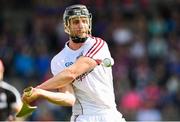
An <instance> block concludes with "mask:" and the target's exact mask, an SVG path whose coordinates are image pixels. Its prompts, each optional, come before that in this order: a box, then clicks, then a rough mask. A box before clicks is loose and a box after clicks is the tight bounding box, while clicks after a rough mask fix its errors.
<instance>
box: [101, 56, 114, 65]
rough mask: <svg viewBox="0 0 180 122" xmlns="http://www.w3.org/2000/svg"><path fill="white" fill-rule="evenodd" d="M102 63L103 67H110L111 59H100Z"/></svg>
mask: <svg viewBox="0 0 180 122" xmlns="http://www.w3.org/2000/svg"><path fill="white" fill-rule="evenodd" d="M102 63H103V65H104V66H105V67H111V66H112V65H111V60H110V59H109V58H105V59H104V60H103V61H102Z"/></svg>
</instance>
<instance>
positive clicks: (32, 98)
mask: <svg viewBox="0 0 180 122" xmlns="http://www.w3.org/2000/svg"><path fill="white" fill-rule="evenodd" d="M38 93H39V92H38V89H37V88H32V90H31V93H30V94H29V95H27V93H26V92H24V93H23V95H22V101H23V102H26V103H27V104H30V103H32V102H33V101H35V100H36V99H38V98H39V94H38Z"/></svg>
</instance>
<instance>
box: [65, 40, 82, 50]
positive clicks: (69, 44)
mask: <svg viewBox="0 0 180 122" xmlns="http://www.w3.org/2000/svg"><path fill="white" fill-rule="evenodd" d="M82 45H83V43H74V42H73V41H72V40H70V41H69V43H68V47H69V48H71V49H72V50H78V49H79V48H80V47H81V46H82Z"/></svg>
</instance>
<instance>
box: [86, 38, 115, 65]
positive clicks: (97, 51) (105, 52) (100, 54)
mask: <svg viewBox="0 0 180 122" xmlns="http://www.w3.org/2000/svg"><path fill="white" fill-rule="evenodd" d="M89 45H90V46H88V47H87V48H86V49H85V51H84V54H83V55H84V56H87V57H90V58H92V59H94V60H95V61H96V62H97V63H98V64H99V63H100V62H101V61H103V60H104V59H110V61H111V64H112V65H113V64H114V59H113V58H112V57H111V54H110V51H109V48H108V45H107V43H106V42H105V41H104V40H102V39H101V38H94V43H90V44H89Z"/></svg>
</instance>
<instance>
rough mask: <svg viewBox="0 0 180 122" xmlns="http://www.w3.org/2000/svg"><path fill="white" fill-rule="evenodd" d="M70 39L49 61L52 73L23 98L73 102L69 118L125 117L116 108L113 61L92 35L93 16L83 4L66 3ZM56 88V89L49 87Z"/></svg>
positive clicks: (112, 121)
mask: <svg viewBox="0 0 180 122" xmlns="http://www.w3.org/2000/svg"><path fill="white" fill-rule="evenodd" d="M63 20H64V27H65V32H66V33H67V34H68V35H69V41H67V43H66V44H65V47H64V49H63V50H62V51H60V52H59V53H58V54H57V55H56V56H54V58H53V59H52V61H51V71H52V73H53V75H54V77H52V78H50V79H49V80H47V81H45V82H43V83H42V84H40V85H39V86H37V87H36V88H33V93H32V95H31V96H26V95H25V94H24V95H23V97H22V99H23V101H26V102H27V103H31V102H32V101H34V100H36V99H37V98H39V97H41V98H45V99H47V100H49V101H50V102H52V103H55V104H59V105H63V106H72V107H73V112H72V117H71V121H72V122H121V121H125V120H124V118H122V115H121V113H119V112H118V111H117V109H116V104H115V96H114V89H113V78H112V68H111V65H113V63H114V61H113V59H112V57H111V54H110V52H109V49H108V45H107V43H106V42H105V41H104V40H102V39H101V38H97V37H93V36H91V21H92V16H91V14H90V13H89V11H88V9H87V8H86V6H84V5H72V6H70V7H67V8H66V10H65V12H64V15H63ZM55 89H58V92H53V91H50V90H55Z"/></svg>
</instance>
